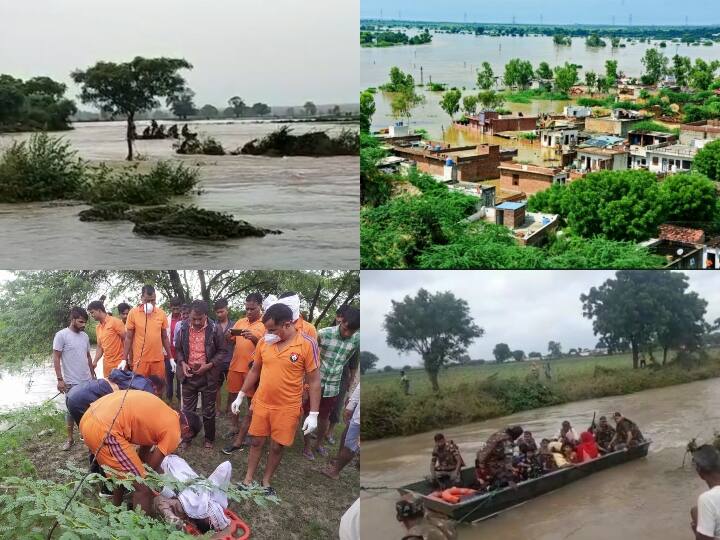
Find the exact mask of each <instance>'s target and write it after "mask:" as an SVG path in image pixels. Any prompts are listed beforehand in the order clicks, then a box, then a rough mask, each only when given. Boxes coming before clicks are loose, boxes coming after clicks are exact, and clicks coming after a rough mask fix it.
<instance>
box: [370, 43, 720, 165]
mask: <svg viewBox="0 0 720 540" xmlns="http://www.w3.org/2000/svg"><path fill="white" fill-rule="evenodd" d="M607 42H608V46H607V47H602V48H596V49H592V48H588V47H586V46H585V40H584V39H583V38H573V40H572V45H571V46H563V47H558V46H555V45H554V44H553V40H552V37H549V36H530V37H522V38H520V37H507V36H502V37H492V36H470V35H457V34H433V41H432V43H431V44H429V45H417V46H401V47H387V48H363V49H362V51H361V53H360V66H361V68H360V81H361V88H368V87H377V86H380V85H381V84H384V83H385V82H387V81H388V78H389V76H388V74H389V73H390V69H391V68H392V67H393V66H397V67H399V68H400V69H402V70H403V71H404V72H406V73H410V74H412V75H413V77H414V78H415V82H416V83H419V82H420V80H421V79H420V68H421V67H422V69H423V79H424V82H425V83H427V82H428V81H429V80H432V81H434V82H440V83H446V84H447V85H448V86H456V87H458V88H460V89H462V90H463V95H468V94H470V93H475V92H477V90H476V89H475V85H476V80H477V75H476V72H477V70H478V69H479V68H480V66H481V65H482V63H483V62H489V63H490V65H491V66H492V69H493V72H494V73H495V75H496V76H500V77H502V74H503V72H504V70H505V64H506V63H507V62H508V61H509V60H511V59H512V58H521V59H523V60H529V61H530V62H531V63H532V65H533V68H535V69H537V67H538V65H539V64H540V62H543V61H545V62H548V64H550V66H551V67H553V66H556V65H561V64H564V63H565V62H573V63H576V64H579V65H581V66H582V69H581V70H580V77H581V78H583V79H584V73H585V71H595V72H596V73H604V72H605V61H606V60H610V59H615V60H617V61H618V69H619V70H620V71H622V72H625V73H626V74H628V75H631V76H638V77H639V76H640V74H641V72H642V69H643V67H642V63H641V59H642V57H643V55H644V54H645V51H646V50H647V49H648V48H649V47H657V46H658V43H659V42H654V43H652V44H648V43H637V42H636V43H635V44H634V45H631V44H627V46H626V47H624V48H617V49H613V48H612V47H610V42H609V40H607ZM660 50H661V51H662V52H663V53H664V54H665V55H666V56H668V57H672V56H673V55H675V54H680V55H682V56H689V57H690V58H691V59H695V58H698V57H699V58H703V59H705V60H708V61H709V60H712V59H714V58H717V56H718V51H719V50H720V45H718V44H713V45H712V46H711V47H705V46H690V45H686V44H676V43H671V42H667V47H665V48H662V49H660ZM419 92H420V93H421V94H422V95H423V96H424V97H425V103H424V104H422V105H420V106H419V107H417V108H416V109H413V111H412V118H411V120H410V124H411V126H413V127H416V128H424V129H426V130H427V131H428V134H429V135H430V136H431V137H433V138H436V139H443V140H445V141H447V142H449V143H452V144H478V143H493V144H500V145H501V146H506V147H517V148H518V153H519V155H518V158H517V159H519V160H526V161H530V162H535V163H537V162H541V161H543V160H542V159H541V157H542V156H541V152H540V144H539V142H535V143H534V144H533V143H530V142H528V141H509V140H507V139H503V138H500V137H490V136H484V135H479V134H475V133H469V132H466V131H457V130H454V129H452V128H449V126H450V124H451V121H450V117H449V116H448V115H447V113H446V112H445V111H443V110H442V109H441V108H440V105H439V102H440V99H441V97H442V93H441V92H427V91H425V90H421V89H419ZM375 103H376V108H377V112H376V113H375V115H374V116H373V125H372V128H373V129H380V128H384V127H387V126H388V125H390V124H391V123H393V122H394V121H395V119H393V117H392V115H391V109H390V98H389V97H388V96H387V95H383V93H382V92H378V93H377V94H375ZM568 103H570V101H545V100H543V101H540V100H536V101H532V102H531V103H528V104H524V103H506V104H505V105H504V107H505V108H507V109H510V110H512V111H513V112H515V113H517V112H522V113H523V114H525V115H536V114H538V113H541V112H547V113H556V112H562V110H563V107H564V106H565V105H567V104H568ZM457 116H459V115H457Z"/></svg>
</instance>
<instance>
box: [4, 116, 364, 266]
mask: <svg viewBox="0 0 720 540" xmlns="http://www.w3.org/2000/svg"><path fill="white" fill-rule="evenodd" d="M163 123H167V122H163ZM137 124H138V128H139V131H142V129H144V127H145V125H146V124H147V122H138V123H137ZM281 125H282V124H277V123H270V122H267V123H257V122H246V121H225V120H223V121H210V122H190V123H189V127H190V128H191V129H192V130H193V131H198V132H199V133H200V134H201V135H203V134H204V135H208V136H212V137H214V138H216V139H217V140H218V141H220V142H221V143H222V144H223V146H224V147H225V148H226V149H229V150H234V149H235V148H236V147H241V146H243V145H244V144H245V143H247V142H249V141H250V140H252V139H255V138H261V137H263V136H265V135H267V134H268V133H270V132H272V131H274V130H276V129H278V128H280V127H281ZM290 127H291V128H292V130H293V133H296V134H301V133H305V132H307V131H313V130H323V131H328V132H330V133H337V132H339V131H340V130H342V129H343V128H344V127H347V126H346V125H341V124H323V123H308V124H303V123H297V124H290ZM74 128H75V129H73V130H72V131H67V132H61V133H56V134H53V136H59V137H63V138H65V139H67V140H68V141H69V142H70V143H71V145H72V147H73V148H74V149H75V150H77V151H78V155H79V156H80V157H81V158H83V159H86V160H89V161H91V162H92V163H98V162H101V161H102V162H107V163H111V164H116V165H125V163H126V162H124V157H125V153H126V151H127V148H126V146H125V142H124V137H125V123H124V122H89V123H77V124H75V125H74ZM27 137H29V134H25V133H21V134H2V135H0V147H6V146H7V145H9V144H10V142H11V141H12V140H15V139H25V138H27ZM135 146H136V149H137V152H139V153H140V155H141V156H142V158H143V161H140V164H141V167H142V166H145V165H146V164H149V163H152V162H155V161H158V160H163V159H172V160H182V161H183V162H184V163H186V164H188V165H198V166H199V167H200V185H199V187H200V189H201V190H202V193H201V194H200V195H193V196H189V197H185V198H182V199H180V200H177V201H175V202H183V203H188V204H194V205H196V206H198V207H200V208H205V209H208V210H216V211H220V212H228V213H231V214H233V215H234V216H235V218H236V219H241V220H245V221H248V222H250V223H251V224H253V225H255V226H258V227H264V228H268V229H279V230H281V231H282V234H279V235H268V236H265V237H264V238H244V239H237V240H228V241H218V242H208V241H205V240H203V241H193V240H188V239H180V238H162V237H153V238H147V237H143V236H139V235H137V234H135V233H133V232H132V228H133V225H132V223H130V222H127V221H115V222H104V223H103V222H94V223H84V222H80V221H79V220H78V217H77V214H78V213H79V212H80V211H81V210H83V209H85V208H87V206H85V205H71V206H68V205H66V203H62V204H53V203H23V204H0V230H2V233H1V236H2V244H3V248H4V249H5V250H6V253H7V252H9V253H12V265H13V266H14V267H17V268H37V267H43V266H52V267H55V268H68V269H70V268H85V267H87V266H88V265H91V263H92V265H102V266H108V267H116V268H127V269H133V268H147V267H148V265H149V266H152V267H155V268H157V267H169V268H176V267H178V266H182V267H187V268H197V267H200V266H203V265H205V266H207V265H211V266H213V267H216V268H225V267H243V268H276V269H285V268H287V269H291V268H292V269H296V268H306V267H313V268H353V267H356V266H357V264H358V263H357V261H358V249H359V248H358V245H359V226H358V219H359V218H358V204H357V201H358V197H359V185H358V175H359V165H358V158H357V157H354V156H337V157H323V158H314V157H302V156H292V157H280V158H277V157H265V156H230V155H226V156H197V155H195V156H192V155H190V156H180V155H177V154H176V153H175V151H174V150H173V148H172V140H171V139H166V140H137V141H136V142H135ZM61 246H65V247H64V248H62V247H61Z"/></svg>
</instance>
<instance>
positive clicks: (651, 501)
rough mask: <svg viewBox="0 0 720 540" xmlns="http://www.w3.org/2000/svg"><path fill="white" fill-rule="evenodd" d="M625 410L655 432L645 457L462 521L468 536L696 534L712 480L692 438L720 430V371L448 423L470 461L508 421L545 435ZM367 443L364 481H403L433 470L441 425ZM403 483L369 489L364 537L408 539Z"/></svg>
mask: <svg viewBox="0 0 720 540" xmlns="http://www.w3.org/2000/svg"><path fill="white" fill-rule="evenodd" d="M615 410H620V411H621V412H623V413H624V414H625V415H627V416H628V417H629V418H631V419H632V420H634V421H636V422H637V423H638V424H639V426H640V429H641V430H642V432H643V434H644V435H645V436H646V437H648V438H650V439H652V440H653V443H652V444H651V446H650V452H649V454H648V457H647V458H645V459H639V460H636V461H632V462H629V463H626V464H623V465H620V466H617V467H614V468H612V469H608V470H605V471H600V472H598V473H595V474H594V475H592V476H590V477H588V478H585V479H582V480H579V481H577V482H574V483H572V484H569V485H567V486H565V487H562V488H560V489H558V490H556V491H554V492H551V493H548V494H546V495H542V496H540V497H538V498H536V499H533V500H531V501H529V502H526V503H525V504H523V505H520V506H518V507H516V508H513V509H511V510H508V511H506V512H504V513H501V514H500V515H498V516H496V517H494V518H491V519H488V520H486V521H483V522H479V523H476V524H468V525H462V526H461V527H460V528H459V533H460V534H459V538H460V539H461V540H482V539H486V538H493V539H494V540H515V539H518V538H532V539H534V540H557V539H565V538H568V539H570V538H571V539H573V540H597V539H601V538H623V539H625V538H638V539H645V538H647V539H658V538H662V539H663V540H674V539H686V538H690V537H691V533H690V530H689V513H688V512H689V508H690V507H691V506H693V505H694V504H695V503H696V501H697V497H698V495H699V494H700V493H702V491H704V489H706V486H705V484H704V483H703V482H702V481H701V480H700V479H699V478H698V476H697V474H696V473H695V472H694V470H693V469H692V467H691V466H690V465H689V464H688V462H687V460H686V464H685V468H681V465H682V461H683V456H684V454H685V446H686V444H687V442H688V441H689V440H690V439H691V438H693V437H698V436H700V438H703V437H704V438H705V440H707V438H709V437H711V436H712V433H713V431H714V430H715V429H720V380H719V379H710V380H707V381H700V382H695V383H690V384H684V385H678V386H672V387H668V388H661V389H655V390H648V391H644V392H638V393H636V394H631V395H626V396H617V397H608V398H602V399H596V400H589V401H580V402H575V403H569V404H566V405H560V406H556V407H548V408H544V409H537V410H533V411H527V412H523V413H518V414H514V415H511V416H506V417H502V418H496V419H493V420H488V421H486V422H479V423H475V424H468V425H464V426H458V427H453V428H448V429H446V430H443V431H444V433H445V436H446V437H447V438H450V439H452V440H454V441H455V442H456V443H457V444H458V446H459V447H460V451H461V452H462V454H463V457H464V458H465V461H466V463H468V464H471V463H473V462H474V453H475V452H476V451H477V448H478V443H479V442H484V441H485V440H487V438H488V437H489V436H490V435H491V434H492V433H493V432H495V431H496V430H498V429H502V428H503V427H505V426H507V425H509V424H521V425H522V426H523V427H525V428H526V429H528V430H530V431H532V432H533V434H534V435H535V437H536V438H538V439H539V438H542V437H545V436H554V435H557V432H559V430H560V424H561V422H562V421H563V420H569V421H570V422H571V423H572V424H573V425H574V426H576V427H586V426H587V425H588V424H589V423H590V421H591V420H592V415H593V412H594V411H597V413H598V416H599V415H600V414H606V415H610V414H612V412H613V411H615ZM434 433H435V432H434V431H433V432H427V433H422V434H419V435H413V436H411V437H404V438H394V439H386V440H381V441H370V442H367V443H364V444H363V449H362V465H361V485H362V486H364V487H372V486H380V487H385V486H386V487H396V486H401V485H404V484H408V483H410V482H414V481H417V480H418V479H420V478H422V477H423V476H424V475H427V474H428V471H429V465H430V454H431V452H432V443H433V434H434ZM397 498H398V495H397V492H396V491H394V490H385V489H380V490H363V491H362V516H361V527H362V531H363V537H364V536H365V535H368V538H383V539H388V540H390V539H392V538H401V537H402V528H401V526H400V525H399V524H398V522H397V521H395V505H394V503H395V501H396V500H397Z"/></svg>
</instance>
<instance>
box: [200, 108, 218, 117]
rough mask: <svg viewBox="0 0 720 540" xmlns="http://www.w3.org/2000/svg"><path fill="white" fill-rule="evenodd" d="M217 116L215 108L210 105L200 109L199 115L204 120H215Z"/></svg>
mask: <svg viewBox="0 0 720 540" xmlns="http://www.w3.org/2000/svg"><path fill="white" fill-rule="evenodd" d="M219 114H220V112H219V111H218V110H217V107H213V106H212V105H203V108H202V109H200V115H201V116H204V117H205V118H217V116H218V115H219Z"/></svg>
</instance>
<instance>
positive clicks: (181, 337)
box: [175, 300, 225, 450]
mask: <svg viewBox="0 0 720 540" xmlns="http://www.w3.org/2000/svg"><path fill="white" fill-rule="evenodd" d="M188 321H189V324H184V325H182V326H181V327H180V333H179V334H178V336H177V340H176V341H175V354H176V355H177V363H178V379H179V380H180V387H181V388H182V407H183V412H184V413H185V414H192V413H194V412H195V409H196V408H197V403H198V396H200V395H202V416H203V430H204V431H205V448H207V449H212V447H213V444H214V442H215V397H216V396H217V386H218V381H219V380H220V372H221V371H222V362H223V354H224V351H225V349H224V347H223V345H224V344H223V340H224V336H222V335H221V334H219V333H218V332H217V331H216V329H215V323H214V322H213V321H211V320H209V319H208V305H207V303H206V302H204V301H203V300H195V301H194V302H193V303H192V304H190V319H188ZM190 440H191V439H184V440H183V442H182V446H181V449H183V450H184V449H185V448H187V447H188V446H189V445H190Z"/></svg>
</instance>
